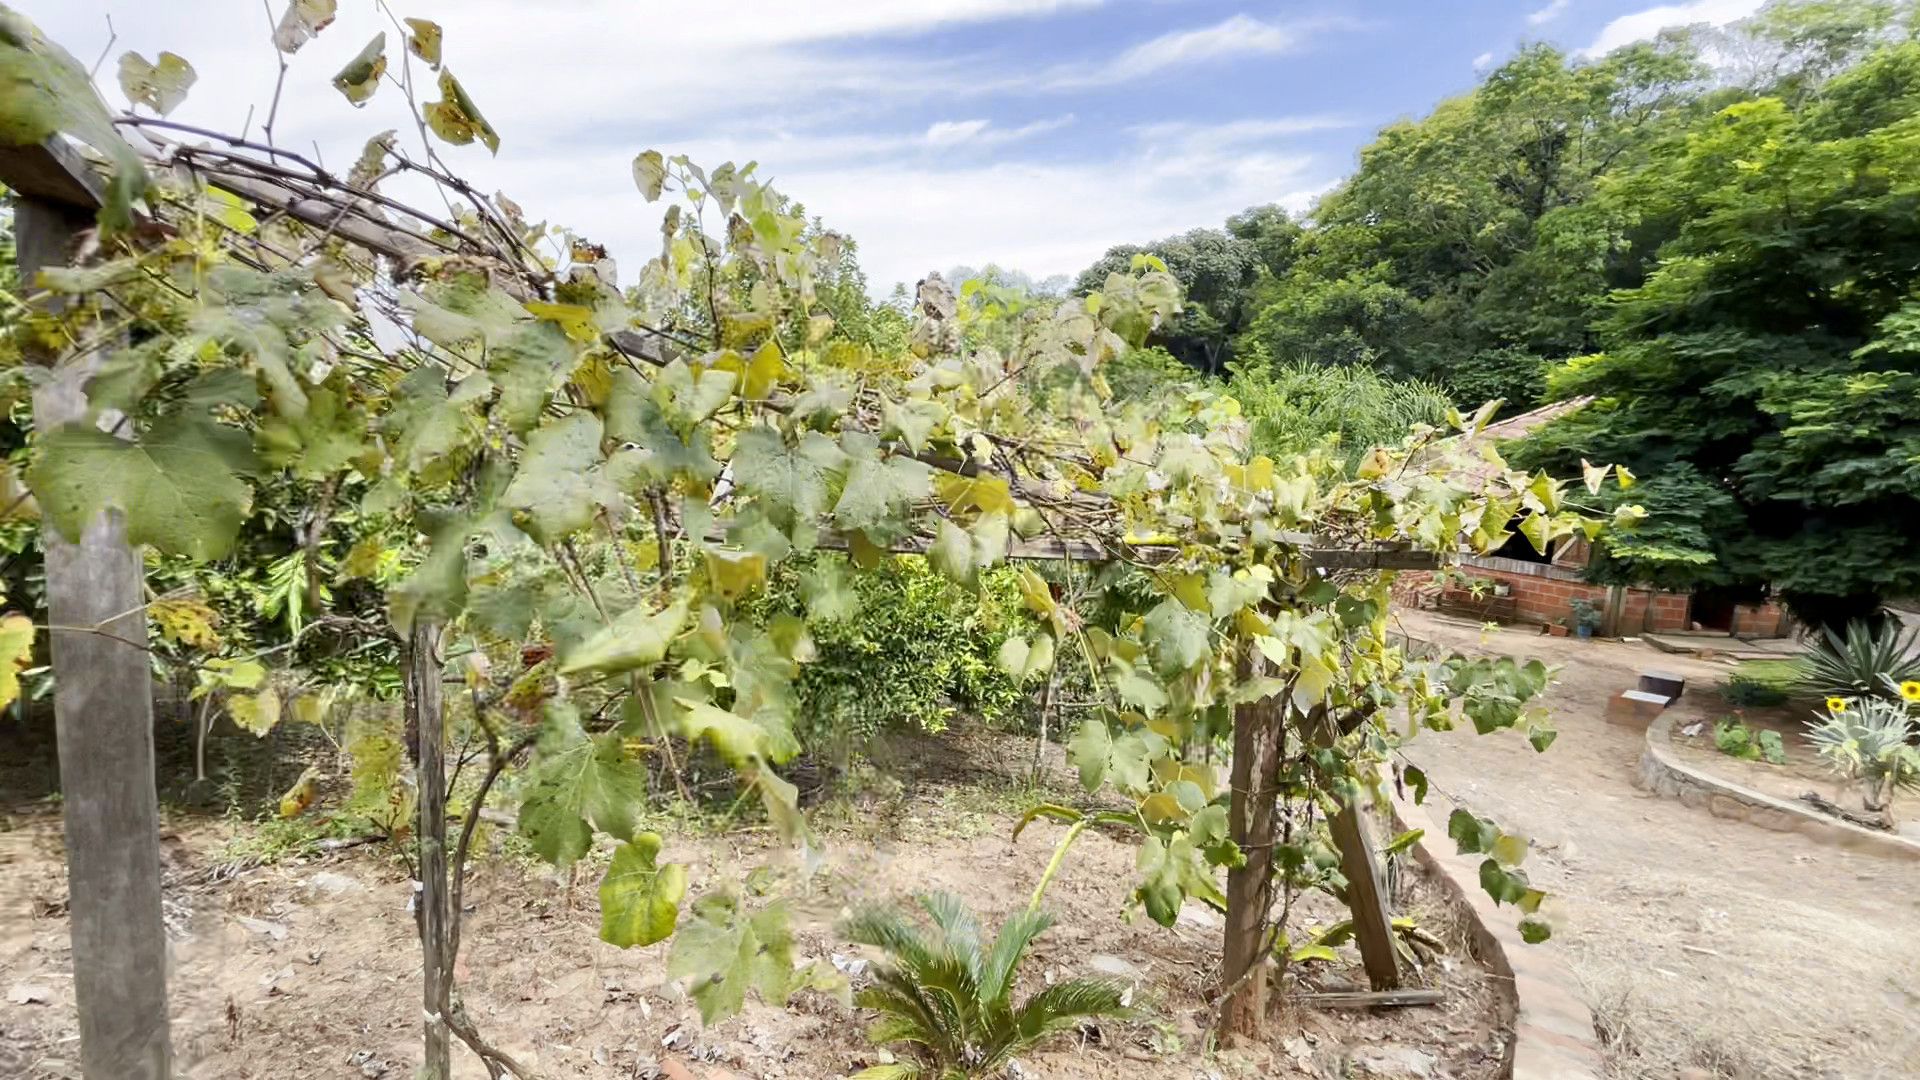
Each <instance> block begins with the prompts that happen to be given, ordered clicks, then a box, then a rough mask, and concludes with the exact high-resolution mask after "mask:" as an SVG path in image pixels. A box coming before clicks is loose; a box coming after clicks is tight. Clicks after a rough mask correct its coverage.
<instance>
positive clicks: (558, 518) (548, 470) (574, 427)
mask: <svg viewBox="0 0 1920 1080" xmlns="http://www.w3.org/2000/svg"><path fill="white" fill-rule="evenodd" d="M602 460H603V459H602V458H601V456H600V418H599V417H597V416H595V415H593V414H592V413H590V412H586V411H585V410H582V411H580V412H575V413H569V414H568V415H566V416H564V417H562V418H560V419H559V420H555V421H554V422H552V423H550V424H547V425H545V426H543V427H540V428H537V429H535V430H534V431H533V433H532V434H531V435H529V436H527V448H526V451H525V452H524V453H523V454H521V457H520V468H519V471H517V472H515V473H514V474H513V482H512V483H510V484H508V485H507V490H506V491H505V492H504V493H503V494H502V495H501V497H500V500H501V504H502V505H504V506H505V507H506V508H507V509H508V510H510V511H512V513H513V523H514V524H515V525H518V526H520V528H521V529H522V530H523V531H525V532H526V534H527V535H528V536H531V537H533V538H534V540H536V541H537V542H539V543H541V544H554V543H558V542H559V541H561V540H563V539H565V538H566V537H567V535H568V534H570V533H574V532H578V531H579V530H581V529H584V528H586V527H587V526H588V525H591V524H593V518H594V515H595V514H596V513H598V512H599V510H600V507H601V505H602V504H603V503H605V502H607V501H609V500H610V499H611V498H612V497H613V492H612V491H610V490H609V488H608V484H607V482H606V477H605V476H604V475H603V472H602V469H601V464H602Z"/></svg>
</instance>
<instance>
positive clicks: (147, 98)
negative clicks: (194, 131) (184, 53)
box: [120, 51, 200, 116]
mask: <svg viewBox="0 0 1920 1080" xmlns="http://www.w3.org/2000/svg"><path fill="white" fill-rule="evenodd" d="M199 77H200V76H199V73H198V72H196V71H194V70H193V65H192V64H189V63H187V62H186V60H185V59H183V58H182V57H179V56H176V55H175V54H173V53H170V52H163V53H161V54H160V58H159V59H158V60H156V61H154V62H153V63H148V62H147V58H146V57H144V56H141V55H140V54H139V53H137V52H131V51H130V52H127V53H126V54H124V55H122V56H121V57H120V90H121V92H122V93H124V94H126V95H127V100H128V101H130V102H132V103H133V104H135V105H145V106H146V107H147V108H149V109H152V110H153V111H154V112H157V113H159V114H160V115H161V116H165V115H167V114H168V113H170V112H172V111H173V110H175V109H177V108H179V107H180V103H181V102H183V101H185V100H187V89H188V88H189V87H191V86H192V85H193V84H194V81H195V80H197V79H198V78H199Z"/></svg>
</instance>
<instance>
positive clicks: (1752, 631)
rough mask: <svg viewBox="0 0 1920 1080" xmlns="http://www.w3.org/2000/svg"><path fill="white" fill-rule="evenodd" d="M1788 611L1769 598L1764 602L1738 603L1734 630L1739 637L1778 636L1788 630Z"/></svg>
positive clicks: (1734, 614)
mask: <svg viewBox="0 0 1920 1080" xmlns="http://www.w3.org/2000/svg"><path fill="white" fill-rule="evenodd" d="M1787 627H1788V624H1787V621H1786V612H1785V610H1783V609H1782V608H1781V607H1780V605H1779V604H1776V603H1774V602H1773V601H1771V600H1769V601H1767V602H1766V603H1764V604H1736V605H1734V609H1733V632H1734V634H1735V635H1737V636H1739V637H1776V636H1781V635H1782V632H1783V631H1787Z"/></svg>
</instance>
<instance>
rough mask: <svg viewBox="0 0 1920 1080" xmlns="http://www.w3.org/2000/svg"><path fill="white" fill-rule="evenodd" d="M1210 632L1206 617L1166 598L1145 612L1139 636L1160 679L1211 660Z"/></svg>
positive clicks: (1176, 601) (1174, 600)
mask: <svg viewBox="0 0 1920 1080" xmlns="http://www.w3.org/2000/svg"><path fill="white" fill-rule="evenodd" d="M1211 629H1212V627H1211V625H1210V624H1209V623H1208V621H1207V619H1206V617H1205V616H1203V615H1201V614H1199V613H1198V612H1196V611H1193V610H1192V609H1190V608H1188V607H1187V606H1186V605H1185V604H1182V603H1181V602H1180V601H1178V600H1176V599H1174V598H1172V597H1168V598H1167V599H1165V600H1162V601H1161V602H1160V603H1159V605H1158V606H1156V607H1155V608H1154V609H1153V610H1152V611H1149V612H1147V617H1146V622H1145V626H1144V632H1143V633H1142V635H1141V636H1142V637H1144V638H1145V639H1146V643H1147V647H1148V648H1149V649H1151V650H1152V651H1153V659H1154V669H1155V670H1156V671H1158V672H1160V674H1162V675H1176V674H1179V673H1180V672H1182V671H1187V670H1189V669H1191V668H1193V667H1195V666H1197V665H1199V664H1200V663H1201V662H1202V661H1204V660H1206V659H1208V658H1210V657H1212V655H1213V647H1212V645H1211V644H1210V643H1209V641H1208V632H1209V631H1210V630H1211Z"/></svg>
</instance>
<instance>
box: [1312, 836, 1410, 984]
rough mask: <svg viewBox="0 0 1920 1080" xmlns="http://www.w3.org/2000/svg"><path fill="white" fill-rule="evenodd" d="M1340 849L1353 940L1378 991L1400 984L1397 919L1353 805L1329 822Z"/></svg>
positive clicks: (1368, 838) (1378, 866) (1370, 843)
mask: <svg viewBox="0 0 1920 1080" xmlns="http://www.w3.org/2000/svg"><path fill="white" fill-rule="evenodd" d="M1327 827H1328V829H1329V830H1330V831H1331V832H1332V833H1333V843H1334V846H1335V847H1337V848H1339V849H1340V873H1341V874H1342V875H1344V876H1345V877H1346V879H1347V910H1349V911H1350V912H1352V913H1353V940H1354V944H1356V945H1358V946H1359V947H1360V962H1361V965H1362V966H1363V967H1365V968H1366V970H1367V981H1368V982H1369V983H1371V984H1373V988H1374V989H1375V990H1392V989H1394V988H1396V987H1398V986H1399V985H1400V961H1399V957H1398V955H1397V954H1396V951H1395V948H1394V943H1393V917H1392V916H1391V915H1390V914H1388V912H1387V897H1386V893H1385V892H1384V891H1383V890H1382V889H1381V888H1380V860H1379V859H1378V858H1376V857H1375V856H1374V853H1373V840H1372V838H1371V837H1369V836H1368V835H1367V823H1366V822H1365V821H1364V820H1362V818H1361V817H1360V811H1359V808H1358V807H1356V806H1355V805H1354V804H1353V803H1351V802H1349V803H1343V804H1342V805H1341V807H1340V812H1339V813H1337V814H1335V815H1333V818H1332V819H1331V820H1329V821H1328V822H1327Z"/></svg>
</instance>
